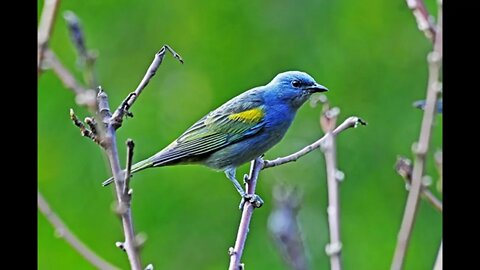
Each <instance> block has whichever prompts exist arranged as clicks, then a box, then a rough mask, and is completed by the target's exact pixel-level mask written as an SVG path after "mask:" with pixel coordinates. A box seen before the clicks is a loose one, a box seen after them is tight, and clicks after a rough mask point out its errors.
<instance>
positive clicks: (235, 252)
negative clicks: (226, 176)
mask: <svg viewBox="0 0 480 270" xmlns="http://www.w3.org/2000/svg"><path fill="white" fill-rule="evenodd" d="M264 165H265V163H264V161H263V158H262V157H258V158H256V159H255V160H252V163H251V166H250V174H249V175H248V179H245V180H246V181H245V182H246V192H247V194H248V195H254V194H255V189H256V187H257V181H258V175H259V174H260V171H261V170H262V168H263V167H264ZM255 208H256V206H255V205H253V204H252V203H251V202H250V201H248V200H247V201H246V202H245V205H244V206H243V211H242V217H241V218H240V225H239V227H238V232H237V239H236V240H235V246H234V247H233V248H232V247H231V248H230V249H229V251H228V253H229V255H230V266H229V267H228V269H229V270H241V269H244V266H243V264H241V260H242V254H243V249H244V247H245V242H246V240H247V234H248V230H249V226H250V221H251V219H252V215H253V210H254V209H255Z"/></svg>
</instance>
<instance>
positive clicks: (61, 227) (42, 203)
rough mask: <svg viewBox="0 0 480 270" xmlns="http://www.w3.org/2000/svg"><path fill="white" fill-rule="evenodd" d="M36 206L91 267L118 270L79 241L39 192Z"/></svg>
mask: <svg viewBox="0 0 480 270" xmlns="http://www.w3.org/2000/svg"><path fill="white" fill-rule="evenodd" d="M37 200H38V201H37V204H38V209H39V210H40V212H42V214H43V215H44V216H45V217H46V218H47V220H48V221H49V222H50V224H52V226H53V227H54V228H55V230H56V232H57V233H58V234H59V235H60V236H61V237H62V238H63V239H65V241H67V243H69V244H70V245H71V246H72V247H73V248H74V249H75V250H76V251H78V253H80V255H82V257H83V258H85V259H86V260H87V261H88V262H90V263H91V264H92V265H94V266H95V267H97V268H98V269H102V270H114V269H115V270H116V269H119V268H118V267H116V266H113V265H111V264H110V263H109V262H107V261H105V260H104V259H102V258H101V257H99V256H98V255H97V254H96V253H95V252H93V251H92V250H91V249H89V248H88V247H87V246H86V245H85V244H84V243H83V242H82V241H80V239H78V238H77V236H75V235H74V234H73V233H72V232H71V231H70V229H69V228H68V227H67V225H65V223H64V222H63V221H62V220H61V219H60V218H59V217H58V216H57V214H55V212H53V210H52V209H51V208H50V205H48V203H47V201H46V200H45V199H44V197H43V195H42V194H41V193H40V191H38V192H37Z"/></svg>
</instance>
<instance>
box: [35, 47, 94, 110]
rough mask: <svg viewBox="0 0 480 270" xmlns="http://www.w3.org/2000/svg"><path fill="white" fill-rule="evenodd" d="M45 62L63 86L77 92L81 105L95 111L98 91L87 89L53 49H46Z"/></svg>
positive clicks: (76, 100)
mask: <svg viewBox="0 0 480 270" xmlns="http://www.w3.org/2000/svg"><path fill="white" fill-rule="evenodd" d="M44 61H45V62H47V63H48V65H49V67H50V68H51V69H52V70H53V72H55V74H56V75H57V77H58V78H59V79H60V81H62V83H63V86H65V87H66V88H67V89H70V90H71V91H72V92H73V93H74V94H75V102H76V103H77V104H78V105H80V106H87V107H88V108H89V109H90V111H92V112H95V111H96V110H97V109H96V108H97V103H96V96H97V93H96V92H95V90H93V89H88V90H87V89H86V88H85V87H84V86H82V85H81V84H80V83H79V82H78V81H77V80H76V79H75V77H74V76H73V75H72V73H71V72H70V71H69V70H68V69H67V68H65V66H63V64H62V63H61V62H60V61H59V60H58V58H57V57H56V56H55V54H54V53H53V51H52V50H50V49H48V48H47V49H46V50H45V60H44Z"/></svg>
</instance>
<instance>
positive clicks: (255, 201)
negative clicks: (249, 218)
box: [238, 194, 264, 210]
mask: <svg viewBox="0 0 480 270" xmlns="http://www.w3.org/2000/svg"><path fill="white" fill-rule="evenodd" d="M246 202H250V203H251V204H252V205H253V207H254V208H260V207H262V205H263V204H264V202H263V200H262V198H260V196H258V195H257V194H245V195H243V196H242V200H241V201H240V205H239V207H238V208H239V209H240V210H243V207H244V206H245V203H246Z"/></svg>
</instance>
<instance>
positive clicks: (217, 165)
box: [103, 71, 328, 207]
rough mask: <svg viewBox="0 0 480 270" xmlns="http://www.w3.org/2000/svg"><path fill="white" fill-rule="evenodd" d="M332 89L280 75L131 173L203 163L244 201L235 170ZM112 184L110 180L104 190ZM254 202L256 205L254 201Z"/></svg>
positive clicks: (303, 77) (304, 77)
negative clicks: (221, 174) (302, 108)
mask: <svg viewBox="0 0 480 270" xmlns="http://www.w3.org/2000/svg"><path fill="white" fill-rule="evenodd" d="M325 91H328V89H327V88H326V87H325V86H322V85H320V84H318V83H317V82H315V80H314V79H313V78H312V77H311V76H310V75H308V74H307V73H305V72H300V71H287V72H283V73H280V74H278V75H277V76H275V78H273V80H272V81H270V83H268V84H267V85H265V86H259V87H255V88H253V89H250V90H248V91H246V92H244V93H242V94H240V95H238V96H236V97H234V98H232V99H231V100H229V101H227V102H226V103H225V104H223V105H222V106H220V107H219V108H217V109H216V110H214V111H211V112H210V113H208V114H207V115H206V116H204V117H203V118H201V119H200V120H198V121H197V122H196V123H195V124H193V125H192V126H191V127H190V128H188V129H187V130H186V131H185V132H184V133H183V134H182V135H181V136H180V137H178V138H177V139H176V140H175V141H173V142H172V143H171V144H170V145H168V146H167V147H165V148H164V149H163V150H161V151H160V152H158V153H156V154H155V155H153V156H152V157H150V158H148V159H146V160H143V161H140V162H138V163H136V164H134V165H133V166H132V173H136V172H138V171H141V170H144V169H147V168H152V167H162V166H171V165H181V164H201V165H205V166H207V167H210V168H212V169H215V170H219V171H224V172H225V174H226V176H227V178H228V179H229V180H230V181H231V182H232V183H233V185H234V186H235V188H236V189H237V191H238V193H240V196H242V203H241V207H242V206H243V203H244V202H245V200H250V201H252V200H260V202H261V199H260V198H259V197H258V196H257V195H254V196H253V198H252V197H251V196H247V195H246V193H245V191H244V190H243V188H242V186H241V185H240V184H239V182H238V181H237V179H236V178H235V172H236V168H237V167H238V166H240V165H242V164H244V163H247V162H249V161H251V160H253V159H255V158H257V157H259V156H261V155H263V154H264V153H265V152H266V151H267V150H269V149H270V148H272V147H273V146H274V145H275V144H277V143H278V142H279V141H280V140H281V139H282V138H283V137H284V135H285V133H286V132H287V130H288V128H289V127H290V124H291V123H292V121H293V119H294V117H295V114H296V112H297V110H298V108H300V106H302V104H304V103H305V101H307V100H308V98H309V97H310V96H311V95H312V94H313V93H316V92H325ZM111 182H113V177H112V178H109V179H108V180H106V181H105V182H103V185H104V186H106V185H108V184H110V183H111ZM252 202H253V201H252Z"/></svg>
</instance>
